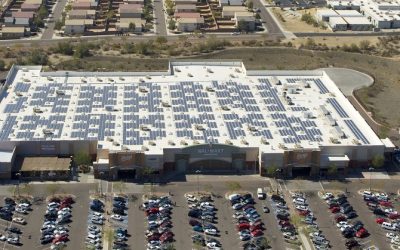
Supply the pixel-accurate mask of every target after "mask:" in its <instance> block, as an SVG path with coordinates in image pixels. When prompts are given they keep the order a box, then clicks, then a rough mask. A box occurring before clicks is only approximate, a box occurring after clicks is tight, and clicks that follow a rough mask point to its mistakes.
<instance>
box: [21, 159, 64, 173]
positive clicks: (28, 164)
mask: <svg viewBox="0 0 400 250" xmlns="http://www.w3.org/2000/svg"><path fill="white" fill-rule="evenodd" d="M17 166H19V169H20V170H19V171H21V172H31V171H68V170H69V169H70V166H71V158H59V157H22V158H17Z"/></svg>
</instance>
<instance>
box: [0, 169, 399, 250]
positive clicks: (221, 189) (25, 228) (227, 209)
mask: <svg viewBox="0 0 400 250" xmlns="http://www.w3.org/2000/svg"><path fill="white" fill-rule="evenodd" d="M245 178H246V177H243V181H241V180H236V181H237V182H238V183H240V185H241V191H240V192H247V191H248V192H251V193H252V194H253V196H254V195H256V190H257V188H258V187H264V188H265V187H266V186H268V185H269V184H268V182H267V181H266V180H265V179H261V178H260V179H254V181H248V180H246V179H245ZM225 180H227V179H220V180H218V181H212V180H211V181H208V180H205V179H204V181H203V182H200V184H199V186H200V190H202V187H204V186H206V185H210V184H211V185H212V190H213V194H214V197H213V199H214V201H213V204H214V205H215V207H216V209H217V211H216V217H217V220H216V221H217V223H215V226H216V227H217V228H218V229H219V231H220V236H219V237H216V239H218V240H219V241H220V242H221V244H222V248H223V249H241V247H240V246H242V245H243V243H244V242H242V241H241V240H240V239H239V234H238V231H237V229H236V222H235V221H234V218H233V217H232V215H233V213H234V210H233V209H232V207H231V204H230V202H229V201H228V200H227V199H226V198H225V194H226V193H228V192H229V189H228V187H227V186H226V183H225ZM306 182H307V181H298V183H297V184H296V181H292V183H291V184H289V185H282V189H283V190H289V187H299V186H303V187H308V188H309V190H303V191H302V192H304V193H305V194H306V198H307V201H308V203H309V207H310V210H311V211H312V212H313V213H314V216H315V217H316V224H317V225H318V227H319V229H320V230H321V231H322V234H323V235H325V236H326V238H327V239H328V240H329V241H330V243H331V245H332V246H333V248H332V249H343V248H344V247H345V246H344V243H345V238H344V237H342V235H341V232H340V230H339V229H338V228H337V227H336V223H335V222H334V215H333V214H332V213H331V212H330V211H329V209H328V207H327V204H326V203H325V201H324V200H323V199H321V198H320V197H319V196H318V191H321V190H322V189H326V190H329V189H332V190H333V189H335V190H343V191H346V189H347V192H348V193H347V197H348V202H349V203H350V205H351V206H353V208H354V210H355V211H356V212H357V214H358V217H357V218H355V219H353V221H354V220H360V221H362V222H363V223H364V227H365V228H366V229H367V230H368V232H369V233H370V235H369V236H368V237H366V238H364V239H361V240H360V243H361V245H362V247H363V248H366V247H368V246H372V245H374V246H377V247H379V249H390V244H389V243H390V241H388V239H387V238H386V233H387V231H386V230H383V229H382V228H381V226H380V225H379V224H377V223H376V221H375V219H376V216H375V215H373V213H372V212H371V211H370V210H369V209H368V207H367V205H366V204H365V202H364V201H363V197H362V195H360V194H359V193H358V191H359V190H360V189H362V188H364V189H365V188H366V187H367V186H368V185H366V183H365V182H361V181H357V180H355V181H352V182H343V183H332V182H330V183H327V182H322V183H319V182H312V183H311V184H310V185H307V184H306ZM367 184H368V183H367ZM397 188H399V184H398V183H397V182H395V181H394V180H390V181H387V184H385V186H383V187H382V188H381V189H383V190H387V192H394V191H396V189H397ZM95 190H96V186H95V185H93V184H91V185H89V184H79V185H63V186H62V191H61V192H62V193H65V194H73V195H74V196H75V197H76V202H75V203H74V204H73V208H72V222H71V223H70V226H69V229H70V233H69V241H68V243H67V249H84V247H85V238H86V234H85V233H82V229H83V228H87V226H88V216H89V203H90V199H89V195H90V193H93V192H95ZM131 190H133V189H131ZM135 190H136V193H135V196H136V197H137V200H135V201H129V202H128V205H127V207H128V210H127V217H124V220H123V221H122V222H110V223H113V224H115V225H116V227H123V226H125V225H126V226H127V229H128V234H130V235H131V237H128V241H127V244H128V245H129V246H131V249H132V246H134V249H139V250H145V249H146V244H147V240H146V236H145V231H146V229H147V219H146V217H145V215H144V212H143V211H142V210H140V209H139V206H140V204H141V203H142V198H141V197H142V195H143V194H145V193H147V192H148V191H145V190H144V189H143V191H141V189H140V188H136V189H135ZM196 190H197V188H196V185H193V183H191V182H183V183H173V184H168V185H165V186H157V192H163V193H169V192H170V193H171V199H172V201H173V203H176V205H175V206H173V209H172V214H171V218H172V219H171V220H172V225H173V227H172V228H171V231H172V232H173V233H174V235H175V236H174V239H175V241H174V242H173V244H174V246H175V247H176V249H192V247H193V243H192V239H191V236H192V235H193V230H192V226H190V225H189V219H190V218H189V216H188V211H189V206H188V204H187V201H186V198H185V196H184V195H185V194H187V193H188V192H191V193H195V192H196ZM265 190H268V188H267V189H265ZM396 192H397V191H396ZM35 193H37V195H35V196H36V197H44V198H45V197H46V186H45V185H36V186H35ZM3 198H4V196H1V197H0V199H1V202H2V200H3ZM285 199H286V200H287V201H288V199H292V198H291V197H290V198H289V197H285ZM255 201H256V204H255V205H254V207H255V209H256V210H257V212H258V213H259V214H260V216H261V220H262V221H263V222H264V223H265V228H266V230H265V231H264V236H265V237H266V238H267V239H268V240H269V242H270V245H271V247H272V249H290V248H293V246H291V245H290V244H289V243H286V242H285V241H284V239H283V236H282V232H281V231H280V229H279V227H278V223H277V220H276V218H275V216H276V215H275V213H274V211H275V210H274V209H275V207H274V205H273V204H272V202H271V200H270V198H267V199H266V200H259V199H257V198H255ZM1 202H0V203H1ZM1 204H3V203H1ZM265 205H266V206H267V207H268V208H270V210H271V211H270V213H263V209H262V208H263V206H265ZM394 206H395V208H396V209H399V208H400V206H399V203H398V202H394ZM45 211H46V201H43V202H38V203H36V204H34V205H33V206H32V211H30V212H29V214H27V215H22V216H20V215H18V216H20V217H24V218H25V219H26V221H27V224H26V225H16V224H15V223H13V224H12V225H13V226H15V225H16V227H18V228H20V229H21V230H22V234H21V238H20V239H21V243H22V245H21V246H17V247H15V246H12V245H10V244H7V243H6V244H4V242H0V248H3V246H4V249H49V248H50V244H47V245H41V244H40V241H39V238H40V236H41V233H40V230H39V229H40V227H41V225H42V224H43V221H44V217H43V216H44V214H45ZM291 212H292V211H291ZM104 214H106V213H104ZM8 224H9V223H8V222H6V221H4V220H0V233H2V234H4V229H5V228H6V227H7V226H8ZM29 236H30V237H29ZM282 246H283V248H282Z"/></svg>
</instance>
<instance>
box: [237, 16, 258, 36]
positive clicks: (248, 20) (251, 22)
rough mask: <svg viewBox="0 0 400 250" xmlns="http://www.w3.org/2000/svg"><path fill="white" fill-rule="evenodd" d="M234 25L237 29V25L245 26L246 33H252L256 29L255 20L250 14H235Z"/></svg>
mask: <svg viewBox="0 0 400 250" xmlns="http://www.w3.org/2000/svg"><path fill="white" fill-rule="evenodd" d="M234 19H235V24H236V27H237V28H239V23H240V22H242V23H244V24H245V25H246V27H247V28H246V31H254V30H255V29H256V18H255V17H254V15H253V13H251V12H236V13H235V17H234Z"/></svg>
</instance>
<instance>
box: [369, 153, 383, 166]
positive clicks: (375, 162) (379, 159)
mask: <svg viewBox="0 0 400 250" xmlns="http://www.w3.org/2000/svg"><path fill="white" fill-rule="evenodd" d="M384 164H385V158H384V157H383V155H374V157H372V161H371V165H372V167H373V168H381V167H383V165H384Z"/></svg>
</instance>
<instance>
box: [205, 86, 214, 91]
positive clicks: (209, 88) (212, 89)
mask: <svg viewBox="0 0 400 250" xmlns="http://www.w3.org/2000/svg"><path fill="white" fill-rule="evenodd" d="M206 90H207V91H208V92H215V90H214V88H212V87H206Z"/></svg>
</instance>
